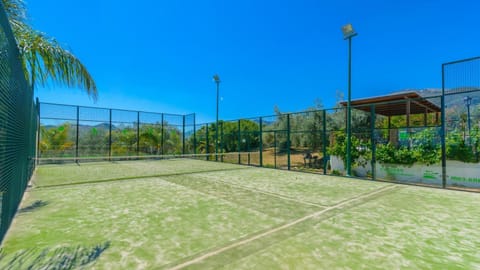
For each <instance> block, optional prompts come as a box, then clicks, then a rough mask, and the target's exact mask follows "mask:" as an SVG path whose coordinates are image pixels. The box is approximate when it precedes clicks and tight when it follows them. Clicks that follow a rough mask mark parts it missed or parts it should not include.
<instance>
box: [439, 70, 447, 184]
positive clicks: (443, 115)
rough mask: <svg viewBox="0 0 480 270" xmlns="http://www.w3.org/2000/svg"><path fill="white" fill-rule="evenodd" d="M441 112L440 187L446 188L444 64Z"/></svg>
mask: <svg viewBox="0 0 480 270" xmlns="http://www.w3.org/2000/svg"><path fill="white" fill-rule="evenodd" d="M441 110H442V112H441V113H442V118H441V121H442V127H441V129H442V131H441V132H440V134H441V141H442V187H443V188H446V187H447V149H446V136H447V131H446V126H445V64H442V97H441Z"/></svg>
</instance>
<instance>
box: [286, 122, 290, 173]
mask: <svg viewBox="0 0 480 270" xmlns="http://www.w3.org/2000/svg"><path fill="white" fill-rule="evenodd" d="M287 169H288V170H290V114H287Z"/></svg>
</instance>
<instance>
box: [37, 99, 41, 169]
mask: <svg viewBox="0 0 480 270" xmlns="http://www.w3.org/2000/svg"><path fill="white" fill-rule="evenodd" d="M40 135H41V133H40V101H39V100H38V97H37V151H36V153H37V161H36V162H37V165H38V164H40V161H39V160H38V157H40Z"/></svg>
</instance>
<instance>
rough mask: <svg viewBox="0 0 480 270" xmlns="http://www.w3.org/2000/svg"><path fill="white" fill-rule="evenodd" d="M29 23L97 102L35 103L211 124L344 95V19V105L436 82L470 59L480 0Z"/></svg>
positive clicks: (142, 0)
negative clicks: (83, 77) (81, 69)
mask: <svg viewBox="0 0 480 270" xmlns="http://www.w3.org/2000/svg"><path fill="white" fill-rule="evenodd" d="M27 5H28V6H27V7H28V10H29V16H30V20H31V23H32V24H33V25H34V27H35V28H37V29H38V30H41V31H42V32H45V33H47V34H49V35H50V36H53V37H55V38H56V39H57V40H58V41H59V42H60V43H61V44H64V45H65V46H66V47H68V48H70V49H71V51H73V52H74V54H75V55H77V56H78V57H79V58H80V59H81V60H82V62H83V63H84V64H85V65H86V66H87V67H88V69H89V70H90V72H91V73H92V75H93V76H94V78H95V80H96V82H97V86H98V90H99V99H98V101H97V103H94V102H93V101H92V100H91V99H89V98H88V96H87V95H86V94H84V93H83V92H81V91H80V90H78V89H64V88H59V87H57V86H54V85H52V86H50V87H48V88H41V89H37V92H36V95H37V96H38V97H39V98H40V100H41V101H43V102H55V103H67V104H80V105H88V106H98V107H114V108H125V109H134V110H144V111H157V112H171V113H182V114H183V113H193V112H195V113H197V122H204V121H214V120H215V98H216V94H215V84H214V83H213V81H212V75H213V74H215V73H218V74H219V75H220V78H221V79H222V83H221V85H220V96H221V97H222V101H221V102H220V118H221V119H237V118H242V117H250V116H258V115H271V114H273V107H274V106H275V105H277V106H278V107H279V108H280V109H281V111H290V112H293V111H300V110H303V109H305V108H307V107H311V106H313V105H314V101H315V99H317V98H319V99H320V100H321V101H322V102H323V104H324V106H325V107H333V106H334V104H335V96H336V94H335V93H336V91H342V92H344V93H346V89H347V52H348V50H347V49H348V44H347V42H346V41H344V40H343V38H342V33H341V30H340V28H341V26H342V25H344V24H346V23H352V24H353V26H354V28H355V29H356V31H357V32H358V33H359V34H358V36H357V37H355V38H354V40H353V66H352V98H354V99H355V98H362V97H368V96H376V95H381V94H387V93H390V92H393V91H398V90H402V89H405V88H409V89H423V88H440V87H441V72H440V71H441V64H442V63H443V62H448V61H452V60H457V59H461V58H467V57H473V56H478V55H480V35H479V33H480V30H479V25H480V23H479V21H478V16H479V11H480V1H478V0H457V1H442V0H416V1H413V0H404V1H385V0H383V1H371V0H370V1H347V0H344V1H318V0H311V1H306V0H295V1H293V0H291V1H282V0H275V1H260V0H242V1H220V0H218V1H212V0H203V1H193V0H191V1H184V0H171V1H157V0H136V1H123V0H116V1H113V0H82V1H65V0H42V1H34V0H30V1H28V2H27Z"/></svg>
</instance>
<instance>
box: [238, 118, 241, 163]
mask: <svg viewBox="0 0 480 270" xmlns="http://www.w3.org/2000/svg"><path fill="white" fill-rule="evenodd" d="M240 121H242V120H240V119H238V146H237V149H238V164H240V163H241V161H240V142H241V138H240V137H241V134H242V133H241V131H240V128H241V123H240Z"/></svg>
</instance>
